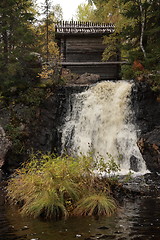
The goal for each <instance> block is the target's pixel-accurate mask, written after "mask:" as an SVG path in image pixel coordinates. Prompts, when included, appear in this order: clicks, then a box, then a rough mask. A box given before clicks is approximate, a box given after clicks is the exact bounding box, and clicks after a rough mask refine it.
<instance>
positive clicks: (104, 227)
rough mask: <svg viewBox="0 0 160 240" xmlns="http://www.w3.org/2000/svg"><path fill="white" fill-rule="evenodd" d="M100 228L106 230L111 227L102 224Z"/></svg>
mask: <svg viewBox="0 0 160 240" xmlns="http://www.w3.org/2000/svg"><path fill="white" fill-rule="evenodd" d="M98 229H102V230H106V229H109V227H106V226H102V227H99V228H98Z"/></svg>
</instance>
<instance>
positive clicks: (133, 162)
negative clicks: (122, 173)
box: [130, 155, 139, 172]
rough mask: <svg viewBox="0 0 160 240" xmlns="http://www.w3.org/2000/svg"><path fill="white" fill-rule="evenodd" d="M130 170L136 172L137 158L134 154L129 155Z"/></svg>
mask: <svg viewBox="0 0 160 240" xmlns="http://www.w3.org/2000/svg"><path fill="white" fill-rule="evenodd" d="M130 170H133V171H134V172H138V171H139V169H138V159H137V158H136V157H135V156H133V155H132V156H131V158H130Z"/></svg>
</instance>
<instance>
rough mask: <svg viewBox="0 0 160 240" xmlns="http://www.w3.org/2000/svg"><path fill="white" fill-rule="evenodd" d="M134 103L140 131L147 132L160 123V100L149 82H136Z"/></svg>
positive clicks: (133, 95) (133, 93)
mask: <svg viewBox="0 0 160 240" xmlns="http://www.w3.org/2000/svg"><path fill="white" fill-rule="evenodd" d="M132 104H133V109H134V111H135V117H136V123H137V125H138V128H139V129H140V132H141V133H142V134H146V133H147V132H150V131H152V130H153V129H154V128H155V127H156V126H158V125H159V119H160V102H159V101H157V95H156V93H155V92H153V91H152V90H151V86H150V85H149V84H147V82H146V81H145V82H136V83H135V86H134V88H133V92H132Z"/></svg>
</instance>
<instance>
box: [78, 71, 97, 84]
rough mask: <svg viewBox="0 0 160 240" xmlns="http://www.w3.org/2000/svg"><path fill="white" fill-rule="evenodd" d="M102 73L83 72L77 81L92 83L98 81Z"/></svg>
mask: <svg viewBox="0 0 160 240" xmlns="http://www.w3.org/2000/svg"><path fill="white" fill-rule="evenodd" d="M100 79H101V78H100V75H98V74H91V73H84V74H82V75H81V76H80V77H79V78H78V79H77V81H76V83H77V84H92V83H96V82H98V81H99V80H100Z"/></svg>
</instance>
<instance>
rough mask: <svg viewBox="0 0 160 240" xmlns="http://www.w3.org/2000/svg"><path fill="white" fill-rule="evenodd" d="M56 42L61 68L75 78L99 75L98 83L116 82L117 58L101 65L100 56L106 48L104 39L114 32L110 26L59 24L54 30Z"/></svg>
mask: <svg viewBox="0 0 160 240" xmlns="http://www.w3.org/2000/svg"><path fill="white" fill-rule="evenodd" d="M55 31H56V39H57V43H58V46H59V48H60V52H61V56H62V63H61V64H62V67H64V68H68V69H70V70H71V71H72V72H74V73H77V74H83V73H85V72H87V73H94V74H99V75H100V76H101V79H106V80H107V79H112V80H115V79H119V72H120V66H121V64H123V63H124V62H120V61H119V56H118V55H116V56H114V57H113V58H112V59H111V60H110V61H108V62H102V54H103V52H104V50H105V48H106V47H107V46H106V45H104V44H103V37H104V36H106V35H110V34H112V33H113V32H114V25H113V24H111V23H109V24H106V23H91V22H78V21H70V22H68V21H62V22H58V23H57V24H56V26H55Z"/></svg>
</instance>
